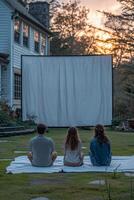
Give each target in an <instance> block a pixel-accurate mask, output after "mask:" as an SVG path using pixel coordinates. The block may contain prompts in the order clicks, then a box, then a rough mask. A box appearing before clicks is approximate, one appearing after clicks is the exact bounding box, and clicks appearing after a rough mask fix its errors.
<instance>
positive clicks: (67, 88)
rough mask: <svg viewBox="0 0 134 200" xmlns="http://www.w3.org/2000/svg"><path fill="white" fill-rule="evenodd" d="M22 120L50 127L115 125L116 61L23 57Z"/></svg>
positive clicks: (99, 57)
mask: <svg viewBox="0 0 134 200" xmlns="http://www.w3.org/2000/svg"><path fill="white" fill-rule="evenodd" d="M22 116H23V120H27V119H28V118H29V116H35V122H36V123H45V124H47V125H48V126H50V127H68V126H94V125H96V124H98V123H100V124H103V125H111V121H112V57H111V56H110V55H106V56H105V55H103V56H102V55H100V56H98V55H97V56H46V57H44V56H43V57H42V56H22Z"/></svg>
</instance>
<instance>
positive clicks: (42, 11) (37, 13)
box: [29, 1, 49, 28]
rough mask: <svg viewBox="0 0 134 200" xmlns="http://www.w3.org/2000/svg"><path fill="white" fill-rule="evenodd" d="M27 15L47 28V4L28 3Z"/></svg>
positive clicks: (39, 2)
mask: <svg viewBox="0 0 134 200" xmlns="http://www.w3.org/2000/svg"><path fill="white" fill-rule="evenodd" d="M29 13H30V14H31V15H33V16H34V17H35V18H36V19H37V20H38V21H39V22H40V23H42V24H43V25H44V26H45V27H46V28H49V4H48V3H47V2H42V1H38V2H32V3H29Z"/></svg>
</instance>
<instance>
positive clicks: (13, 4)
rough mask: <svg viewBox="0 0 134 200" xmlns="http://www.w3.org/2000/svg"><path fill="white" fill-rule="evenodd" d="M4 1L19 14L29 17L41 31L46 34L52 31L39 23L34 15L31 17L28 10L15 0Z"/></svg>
mask: <svg viewBox="0 0 134 200" xmlns="http://www.w3.org/2000/svg"><path fill="white" fill-rule="evenodd" d="M6 2H7V3H8V4H9V5H10V6H11V7H12V8H13V9H15V11H17V12H19V14H20V15H22V16H23V17H25V18H27V19H29V20H30V21H31V22H33V23H34V24H36V25H37V26H38V27H39V28H41V29H42V30H43V31H45V32H47V33H48V34H52V32H51V31H50V30H49V29H47V28H46V27H45V26H44V25H43V24H42V23H40V22H39V21H38V20H37V19H36V18H35V17H33V16H32V15H31V14H30V13H29V12H28V10H27V9H26V8H25V7H24V6H23V5H22V4H21V3H19V2H18V1H17V0H6Z"/></svg>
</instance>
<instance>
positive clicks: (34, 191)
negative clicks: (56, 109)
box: [0, 128, 134, 200]
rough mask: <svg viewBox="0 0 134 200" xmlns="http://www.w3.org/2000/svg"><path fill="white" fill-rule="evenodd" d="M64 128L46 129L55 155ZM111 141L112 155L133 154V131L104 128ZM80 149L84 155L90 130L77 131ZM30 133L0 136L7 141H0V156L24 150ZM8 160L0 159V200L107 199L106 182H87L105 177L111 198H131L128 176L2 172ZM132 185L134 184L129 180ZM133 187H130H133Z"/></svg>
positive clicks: (61, 140) (86, 150) (61, 146)
mask: <svg viewBox="0 0 134 200" xmlns="http://www.w3.org/2000/svg"><path fill="white" fill-rule="evenodd" d="M66 130H67V129H58V128H57V129H50V130H49V133H47V135H48V137H52V138H53V140H54V141H55V145H56V150H57V152H58V154H59V155H62V154H63V144H64V139H65V135H66ZM106 132H107V135H108V137H109V138H110V140H111V144H112V152H113V155H134V133H122V132H115V131H111V130H107V131H106ZM79 133H80V137H81V140H82V142H83V146H84V147H87V148H86V149H84V154H85V155H88V146H89V142H90V140H91V138H92V135H93V131H92V130H91V131H87V130H82V129H80V130H79ZM33 136H34V134H33V135H26V136H14V137H9V138H0V140H8V141H9V142H7V143H0V159H1V158H14V157H16V156H18V155H22V154H15V152H14V151H21V150H24V151H27V150H28V142H29V140H30V138H32V137H33ZM9 163H10V161H0V200H30V199H32V198H36V197H43V196H44V197H48V198H49V199H50V200H108V199H109V198H108V191H107V188H106V185H104V186H98V185H91V184H89V182H90V181H93V180H99V179H103V180H107V182H108V184H110V188H111V189H110V193H111V194H110V195H111V200H126V199H127V200H133V199H134V191H133V197H132V192H130V191H131V187H132V183H133V182H134V181H133V180H132V178H130V177H126V176H125V175H124V174H121V173H117V174H113V173H109V174H104V173H54V174H18V175H12V174H6V173H5V168H6V166H8V165H9ZM133 187H134V183H133ZM133 190H134V188H133Z"/></svg>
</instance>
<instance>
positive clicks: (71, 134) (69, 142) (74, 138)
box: [65, 127, 81, 150]
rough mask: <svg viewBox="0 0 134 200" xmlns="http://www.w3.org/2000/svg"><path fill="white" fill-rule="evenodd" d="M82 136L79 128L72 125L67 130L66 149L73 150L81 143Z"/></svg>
mask: <svg viewBox="0 0 134 200" xmlns="http://www.w3.org/2000/svg"><path fill="white" fill-rule="evenodd" d="M80 141H81V140H80V137H79V133H78V130H77V128H75V127H70V128H69V129H68V132H67V136H66V141H65V149H68V148H70V149H71V150H75V149H77V147H78V144H79V143H80Z"/></svg>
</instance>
